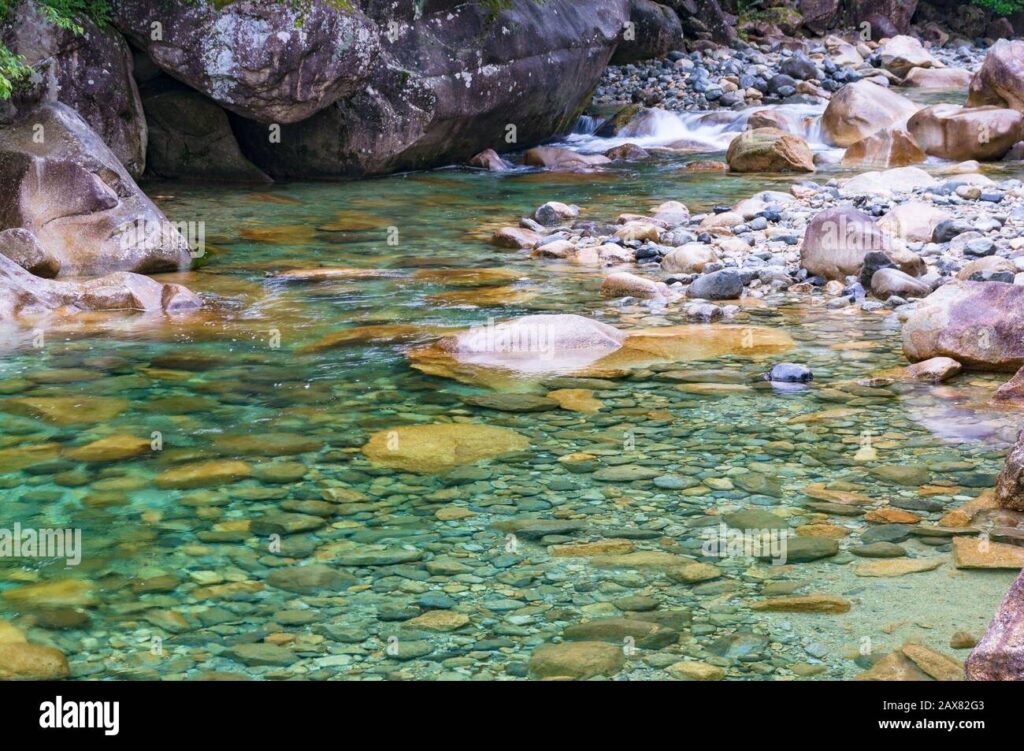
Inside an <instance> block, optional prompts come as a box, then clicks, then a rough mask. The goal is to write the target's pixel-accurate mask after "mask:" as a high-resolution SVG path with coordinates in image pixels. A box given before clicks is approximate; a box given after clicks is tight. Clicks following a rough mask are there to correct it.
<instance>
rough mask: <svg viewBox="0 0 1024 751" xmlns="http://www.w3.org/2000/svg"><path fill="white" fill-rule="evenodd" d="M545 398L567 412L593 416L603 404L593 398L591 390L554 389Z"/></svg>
mask: <svg viewBox="0 0 1024 751" xmlns="http://www.w3.org/2000/svg"><path fill="white" fill-rule="evenodd" d="M547 398H548V399H554V400H555V401H556V402H558V406H559V408H561V409H564V410H567V411H569V412H586V413H588V414H594V413H596V412H599V411H600V410H601V409H602V408H603V407H604V402H602V401H601V400H600V399H596V398H594V392H593V390H592V389H555V390H554V391H549V392H548V393H547Z"/></svg>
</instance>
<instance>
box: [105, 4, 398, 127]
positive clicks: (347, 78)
mask: <svg viewBox="0 0 1024 751" xmlns="http://www.w3.org/2000/svg"><path fill="white" fill-rule="evenodd" d="M112 11H113V13H112V20H113V23H114V25H115V26H116V27H117V28H118V29H119V30H120V31H121V32H122V33H123V34H125V36H127V37H128V39H129V40H130V41H131V42H132V43H133V44H135V45H136V46H137V47H139V48H140V49H142V50H144V51H145V52H146V53H147V54H148V55H149V58H150V59H151V60H152V61H153V63H155V64H156V66H157V67H159V68H160V69H161V70H163V71H164V72H166V73H168V74H169V75H170V76H172V77H173V78H176V79H178V80H180V81H183V82H184V83H186V84H188V85H189V86H190V87H191V88H192V89H195V90H197V91H200V92H202V93H203V94H205V95H207V96H209V97H211V98H212V99H213V100H214V101H216V102H217V103H218V104H219V105H221V106H222V107H225V108H226V109H229V110H231V111H232V112H236V113H238V114H239V115H242V116H243V117H246V118H249V119H252V120H256V121H259V122H262V123H294V122H298V121H300V120H304V119H306V118H308V117H310V116H311V115H313V114H315V113H316V112H318V111H319V110H321V109H324V108H325V107H327V106H328V105H330V104H331V103H333V102H334V101H336V100H338V99H340V98H342V97H346V96H349V95H351V94H354V93H355V92H357V91H359V90H360V89H361V88H362V87H363V86H365V85H366V84H367V82H368V78H369V74H370V72H371V71H372V69H373V68H374V65H375V64H376V61H377V60H378V58H379V57H380V55H381V41H380V39H379V38H378V36H377V33H376V32H377V28H376V26H375V24H373V22H372V21H371V20H370V19H368V18H367V17H366V16H364V15H363V14H362V13H361V12H359V10H357V9H355V8H353V7H346V8H341V7H335V6H333V5H331V4H330V3H319V2H317V3H310V4H309V6H308V7H304V8H302V9H301V10H300V9H299V8H297V7H291V6H288V5H282V6H279V5H273V4H272V5H269V6H268V5H264V4H262V3H257V2H248V1H247V2H242V3H234V4H231V5H229V6H226V7H224V8H218V7H215V6H212V5H205V4H199V5H188V4H186V5H181V6H177V5H176V6H169V7H168V8H165V9H163V10H162V12H161V17H160V20H161V27H162V29H163V34H162V35H161V36H160V37H159V38H158V39H156V40H154V39H153V38H152V34H151V29H150V23H151V22H152V15H151V11H150V9H148V8H147V7H145V5H144V4H141V3H137V2H116V3H113V4H112ZM225 50H230V54H227V55H225V52H224V51H225Z"/></svg>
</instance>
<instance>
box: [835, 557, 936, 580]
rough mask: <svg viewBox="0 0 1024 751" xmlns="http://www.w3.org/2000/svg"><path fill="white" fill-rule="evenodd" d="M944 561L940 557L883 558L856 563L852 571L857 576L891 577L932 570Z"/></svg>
mask: <svg viewBox="0 0 1024 751" xmlns="http://www.w3.org/2000/svg"><path fill="white" fill-rule="evenodd" d="M944 562H945V561H943V560H942V559H941V558H938V557H935V558H883V559H880V560H877V561H865V562H864V563H858V564H857V565H856V566H855V567H854V569H853V573H854V574H856V575H857V576H875V577H891V576H906V575H907V574H918V573H921V572H922V571H934V570H935V569H937V568H939V567H940V566H941V565H942V564H943V563H944Z"/></svg>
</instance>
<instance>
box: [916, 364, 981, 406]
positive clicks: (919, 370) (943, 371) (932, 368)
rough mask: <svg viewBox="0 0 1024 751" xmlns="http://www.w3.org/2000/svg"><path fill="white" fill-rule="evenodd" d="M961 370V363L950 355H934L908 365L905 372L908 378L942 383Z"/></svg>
mask: <svg viewBox="0 0 1024 751" xmlns="http://www.w3.org/2000/svg"><path fill="white" fill-rule="evenodd" d="M960 370H961V365H960V363H958V362H957V361H956V360H954V359H952V358H950V357H932V358H930V359H928V360H922V361H921V362H918V363H914V364H913V365H910V366H908V367H907V368H906V369H905V370H904V372H905V373H906V374H907V377H908V378H912V379H914V380H915V381H927V382H929V383H942V382H943V381H948V380H949V379H950V378H952V377H953V376H955V375H956V374H957V373H959V372H960ZM997 398H998V393H997Z"/></svg>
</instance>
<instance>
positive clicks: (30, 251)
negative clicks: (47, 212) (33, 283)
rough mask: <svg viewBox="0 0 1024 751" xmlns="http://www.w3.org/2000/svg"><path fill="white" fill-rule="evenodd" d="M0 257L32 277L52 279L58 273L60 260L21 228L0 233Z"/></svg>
mask: <svg viewBox="0 0 1024 751" xmlns="http://www.w3.org/2000/svg"><path fill="white" fill-rule="evenodd" d="M0 255H2V256H4V257H6V258H8V259H10V260H11V261H14V263H16V264H18V265H19V266H21V268H23V269H25V271H27V272H29V273H30V274H32V275H33V276H40V277H43V278H45V279H52V278H53V277H55V276H57V274H59V273H60V259H59V258H57V256H55V255H54V254H52V253H50V252H49V251H47V250H46V249H45V248H44V247H43V246H42V245H40V244H39V241H38V240H37V239H36V236H35V235H33V234H32V233H31V232H29V231H28V230H27V229H22V228H21V227H16V228H13V229H5V230H4V231H2V232H0Z"/></svg>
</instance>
